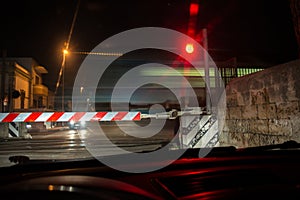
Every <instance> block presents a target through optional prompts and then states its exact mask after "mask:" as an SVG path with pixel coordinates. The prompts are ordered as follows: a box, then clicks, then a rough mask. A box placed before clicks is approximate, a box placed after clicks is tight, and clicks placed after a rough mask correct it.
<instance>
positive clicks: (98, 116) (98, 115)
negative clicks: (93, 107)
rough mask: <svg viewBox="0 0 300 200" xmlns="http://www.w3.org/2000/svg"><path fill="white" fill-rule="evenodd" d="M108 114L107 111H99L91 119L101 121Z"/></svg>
mask: <svg viewBox="0 0 300 200" xmlns="http://www.w3.org/2000/svg"><path fill="white" fill-rule="evenodd" d="M106 114H107V112H98V113H97V114H96V115H94V117H93V118H92V119H91V121H100V120H101V119H102V118H103V117H104V116H105V115H106Z"/></svg>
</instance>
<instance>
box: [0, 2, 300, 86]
mask: <svg viewBox="0 0 300 200" xmlns="http://www.w3.org/2000/svg"><path fill="white" fill-rule="evenodd" d="M189 2H190V1H188V0H168V1H164V0H148V1H144V0H132V1H121V0H120V1H115V0H104V1H103V0H102V1H96V0H81V2H80V7H79V8H80V9H79V12H78V16H77V20H76V23H75V27H74V32H73V35H72V37H71V43H70V50H71V51H90V50H92V49H93V48H94V47H95V46H96V45H98V44H99V43H100V42H102V41H103V40H104V39H106V38H108V37H110V36H112V35H114V34H117V33H119V32H121V31H125V30H128V29H132V28H137V27H145V26H159V27H165V28H170V29H174V30H177V31H181V32H183V33H185V32H186V30H187V23H188V15H189V13H188V11H189ZM199 3H200V10H199V17H198V25H197V26H198V27H197V28H198V29H199V30H201V29H202V28H207V29H208V45H209V53H210V55H211V56H212V58H213V59H214V60H222V59H229V58H232V57H237V59H238V61H239V60H240V61H246V62H253V63H266V64H271V65H275V64H280V63H284V62H288V61H290V60H294V59H297V55H298V53H297V44H296V39H295V35H294V30H293V22H292V17H291V13H290V8H289V2H288V0H276V1H275V0H273V1H272V0H269V1H264V0H199ZM76 4H77V1H76V0H51V1H26V0H25V1H16V0H10V1H1V3H0V8H1V12H0V17H1V29H0V30H1V31H0V38H1V40H0V50H6V52H7V56H8V57H33V58H34V59H36V60H37V61H38V63H40V64H41V65H43V66H45V67H46V68H47V69H48V71H49V73H48V74H47V75H45V76H44V84H46V85H47V86H48V87H50V89H52V90H54V86H55V84H56V80H57V78H58V71H59V68H60V64H61V59H62V53H61V51H62V48H63V47H64V42H65V41H67V38H68V34H69V31H70V27H71V22H72V19H73V15H74V12H75V10H76ZM83 59H84V56H83V55H72V57H69V58H68V60H67V67H68V68H67V72H68V70H69V72H68V73H69V74H70V77H71V76H72V77H74V76H75V72H76V67H78V66H79V65H80V64H81V62H82V60H83ZM67 84H69V85H71V84H72V81H71V79H70V81H69V83H67Z"/></svg>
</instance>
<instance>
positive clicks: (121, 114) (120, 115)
mask: <svg viewBox="0 0 300 200" xmlns="http://www.w3.org/2000/svg"><path fill="white" fill-rule="evenodd" d="M127 113H128V112H118V113H117V114H116V116H114V117H113V118H112V120H111V121H120V120H122V119H123V118H124V117H125V115H126V114H127Z"/></svg>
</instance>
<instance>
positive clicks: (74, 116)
mask: <svg viewBox="0 0 300 200" xmlns="http://www.w3.org/2000/svg"><path fill="white" fill-rule="evenodd" d="M84 114H85V112H77V113H75V114H74V115H73V116H72V117H71V119H70V121H75V122H77V121H79V120H80V119H81V118H82V117H83V115H84Z"/></svg>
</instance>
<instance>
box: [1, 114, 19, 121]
mask: <svg viewBox="0 0 300 200" xmlns="http://www.w3.org/2000/svg"><path fill="white" fill-rule="evenodd" d="M18 115H19V113H9V114H8V115H7V116H6V117H5V118H4V119H3V120H2V122H12V121H13V120H14V119H15V118H16V117H17V116H18Z"/></svg>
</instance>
